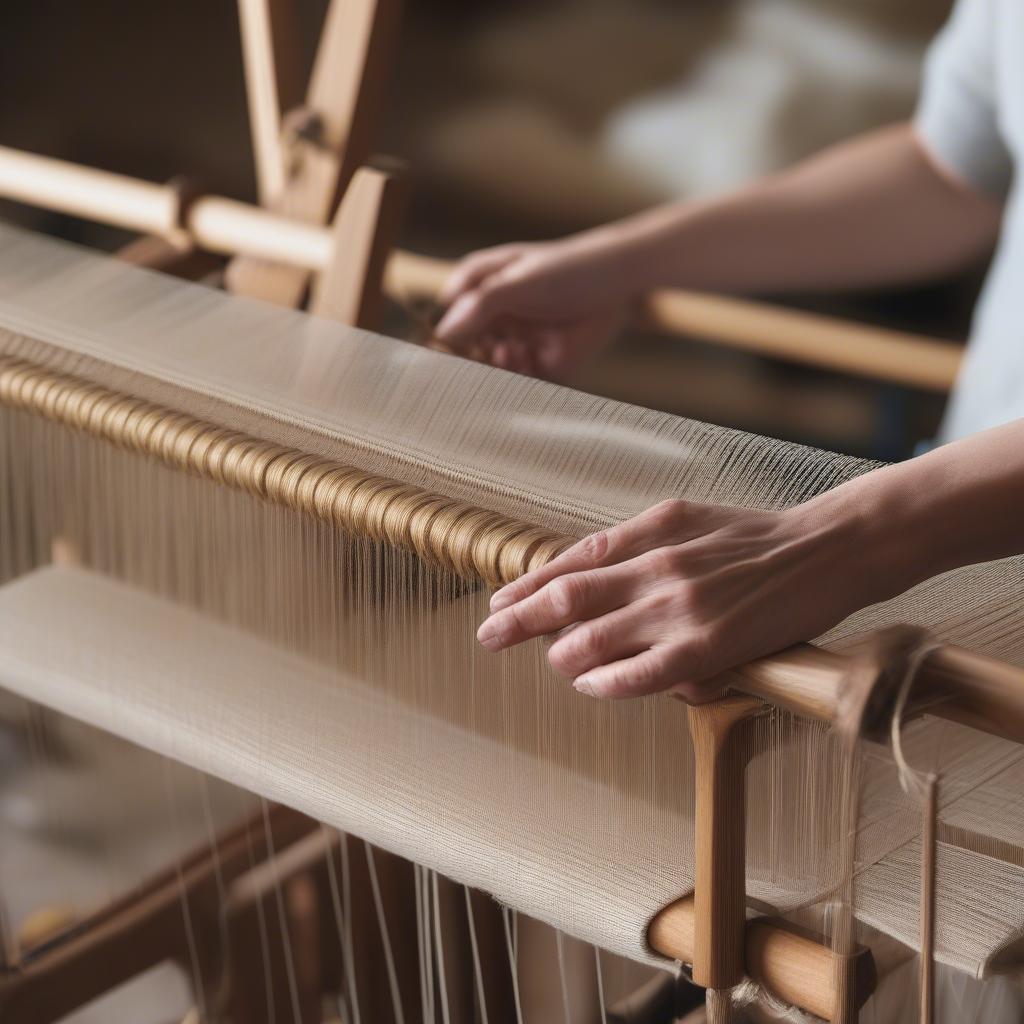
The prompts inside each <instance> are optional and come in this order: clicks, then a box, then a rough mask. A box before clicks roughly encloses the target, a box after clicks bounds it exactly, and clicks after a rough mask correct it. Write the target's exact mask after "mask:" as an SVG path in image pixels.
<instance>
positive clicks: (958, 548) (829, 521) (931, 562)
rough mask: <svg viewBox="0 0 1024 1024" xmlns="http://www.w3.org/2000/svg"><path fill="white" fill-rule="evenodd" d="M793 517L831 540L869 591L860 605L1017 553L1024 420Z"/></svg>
mask: <svg viewBox="0 0 1024 1024" xmlns="http://www.w3.org/2000/svg"><path fill="white" fill-rule="evenodd" d="M793 511H794V512H795V513H796V514H797V515H799V516H801V517H803V519H804V521H805V522H806V523H807V524H808V526H809V528H810V529H811V530H817V529H819V528H820V529H821V530H822V531H824V532H825V533H827V534H831V535H833V536H834V538H835V549H836V550H837V551H838V550H843V556H842V557H844V558H847V559H848V560H849V562H850V566H849V567H850V569H851V571H853V572H854V573H855V574H857V575H859V576H861V577H862V578H863V580H864V582H865V585H866V586H867V588H868V592H866V593H865V594H864V595H863V597H864V601H865V603H867V602H874V601H879V600H884V599H886V598H888V597H891V596H894V595H895V594H898V593H901V592H902V591H904V590H906V589H908V588H909V587H911V586H914V585H915V584H917V583H919V582H921V581H922V580H925V579H928V578H930V577H932V576H936V575H938V574H939V573H941V572H945V571H946V570H948V569H954V568H957V567H958V566H962V565H971V564H974V563H977V562H985V561H990V560H992V559H997V558H1005V557H1008V556H1010V555H1015V554H1021V553H1024V419H1020V420H1015V421H1014V422H1012V423H1009V424H1007V425H1005V426H1002V427H997V428H995V429H993V430H988V431H984V432H983V433H980V434H976V435H974V436H973V437H969V438H965V439H964V440H962V441H957V442H954V443H952V444H948V445H945V446H943V447H941V448H938V449H936V450H935V451H933V452H930V453H928V454H927V455H924V456H921V457H920V458H916V459H912V460H910V461H908V462H902V463H897V464H895V465H892V466H887V467H885V468H884V469H880V470H877V471H875V472H872V473H867V474H865V475H864V476H862V477H859V478H857V479H856V480H853V481H851V482H849V483H846V484H843V485H842V486H841V487H838V488H836V489H834V490H832V491H829V492H827V493H826V494H823V495H821V496H820V497H818V498H815V499H813V500H812V501H811V502H808V503H807V504H805V505H803V506H798V509H795V510H793ZM825 561H829V559H826V560H825Z"/></svg>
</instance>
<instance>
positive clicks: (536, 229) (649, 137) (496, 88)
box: [0, 0, 979, 459]
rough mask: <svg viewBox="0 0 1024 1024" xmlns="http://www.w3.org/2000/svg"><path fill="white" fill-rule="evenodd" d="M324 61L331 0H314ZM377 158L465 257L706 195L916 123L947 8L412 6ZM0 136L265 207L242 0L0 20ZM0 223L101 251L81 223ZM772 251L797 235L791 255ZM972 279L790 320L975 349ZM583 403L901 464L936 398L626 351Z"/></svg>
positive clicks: (443, 251)
mask: <svg viewBox="0 0 1024 1024" xmlns="http://www.w3.org/2000/svg"><path fill="white" fill-rule="evenodd" d="M297 6H298V8H299V9H300V11H301V15H302V18H301V31H302V35H303V38H302V40H301V46H302V50H303V52H304V53H305V55H306V58H307V59H308V60H309V61H311V60H312V56H313V52H314V47H315V42H316V37H317V33H318V30H319V26H320V22H321V19H322V17H323V12H324V9H325V6H326V3H325V0H298V3H297ZM406 6H407V10H406V15H405V21H404V28H403V37H402V44H401V51H400V55H399V60H398V71H397V74H396V76H395V79H394V83H393V88H392V94H391V97H390V102H389V108H388V116H387V119H386V126H385V127H384V129H383V131H382V137H381V139H380V149H381V150H382V151H384V152H388V153H390V154H394V155H396V156H400V157H404V158H406V159H407V160H408V161H409V162H410V163H411V165H412V169H413V173H414V184H415V193H414V199H413V203H412V207H411V210H410V214H409V216H408V218H407V221H406V223H405V227H404V232H403V239H402V242H403V245H405V246H407V247H409V248H412V249H414V250H417V251H420V252H426V253H430V254H436V255H446V256H457V255H461V254H462V253H465V252H466V251H468V250H470V249H473V248H476V247H478V246H480V245H485V244H492V243H495V242H501V241H509V240H513V239H537V238H546V237H554V236H558V235H561V234H564V233H566V232H569V231H573V230H576V229H579V228H582V227H586V226H588V225H593V224H596V223H600V222H602V221H606V220H608V219H610V218H613V217H618V216H621V215H623V214H626V213H629V212H631V211H634V210H638V209H641V208H643V207H644V206H647V205H650V204H652V203H655V202H659V201H664V200H667V199H672V198H682V197H687V196H695V195H706V194H709V193H713V192H715V191H719V190H722V189H726V188H729V187H732V186H734V185H737V184H739V183H741V182H743V181H745V180H748V179H750V178H752V177H755V176H757V175H760V174H763V173H764V172H766V171H770V170H772V169H775V168H779V167H783V166H785V165H787V164H790V163H792V162H793V161H795V160H796V159H798V158H800V157H802V156H805V155H807V154H809V153H811V152H813V151H815V150H817V149H820V148H821V147H822V146H825V145H827V144H829V143H831V142H835V141H837V140H839V139H842V138H845V137H848V136H851V135H854V134H856V133H858V132H861V131H864V130H865V129H868V128H871V127H873V126H876V125H880V124H884V123H887V122H891V121H895V120H899V119H902V118H906V117H908V116H909V115H910V114H911V113H912V111H913V109H914V104H915V97H916V90H917V86H918V80H919V72H920V67H921V61H922V57H923V54H924V51H925V48H926V46H927V43H928V41H929V39H930V38H931V37H932V36H933V35H934V33H935V32H936V30H937V29H938V27H939V26H940V25H941V24H942V22H943V20H944V18H945V16H946V15H947V13H948V10H949V6H950V3H949V0H901V2H900V3H892V2H891V0H408V3H407V5H406ZM0 144H4V145H9V146H16V147H20V148H24V149H27V150H31V151H34V152H38V153H43V154H47V155H54V156H60V157H64V158H67V159H72V160H75V161H79V162H82V163H86V164H91V165H94V166H97V167H102V168H106V169H110V170H117V171H122V172H125V173H129V174H133V175H137V176H141V177H145V178H149V179H153V180H157V181H163V180H167V179H170V178H172V177H173V176H175V175H179V174H187V175H189V176H192V177H195V178H197V179H198V180H199V181H201V182H203V183H204V184H205V185H206V186H208V187H209V188H210V189H211V190H214V191H218V192H221V193H223V194H226V195H230V196H235V197H238V198H245V199H253V198H254V197H255V183H254V180H253V173H252V166H253V162H252V154H251V149H250V142H249V126H248V120H247V115H246V107H245V90H244V82H243V72H242V64H241V52H240V47H239V35H238V22H237V13H236V5H235V3H234V2H233V0H146V2H145V3H139V2H138V0H90V2H89V3H68V2H66V0H34V2H32V3H24V2H23V3H7V4H4V5H2V10H0ZM0 216H3V217H5V218H8V219H15V220H18V221H20V222H22V223H30V224H33V225H34V226H36V227H37V228H40V229H42V230H46V231H50V232H53V233H56V234H60V235H63V236H66V237H70V238H74V239H76V240H79V241H83V242H85V243H87V244H90V245H94V246H99V247H113V246H115V245H117V244H119V243H120V242H122V241H124V238H123V237H122V236H120V235H116V234H115V233H113V232H111V231H109V230H107V229H100V228H97V227H95V226H92V225H86V224H83V223H77V222H72V221H70V220H68V219H67V218H60V217H55V216H52V215H49V216H48V215H42V214H38V213H33V212H29V211H26V210H24V209H15V208H13V207H10V206H5V207H2V208H0ZM779 244H780V245H784V244H785V239H780V240H779ZM978 281H979V275H978V274H973V275H970V276H969V277H967V278H965V279H961V280H956V281H947V282H942V283H940V284H938V285H935V286H930V287H928V288H925V289H917V290H914V291H911V292H907V291H901V292H899V293H886V294H862V295H841V296H839V295H836V296H815V297H814V298H813V300H808V299H807V298H806V297H802V296H799V295H793V296H784V297H781V299H779V300H778V301H782V302H783V303H786V304H791V305H797V306H804V307H806V308H815V309H821V310H824V311H827V312H830V313H833V314H836V315H840V316H843V317H848V318H851V319H856V320H860V321H865V322H872V323H878V324H884V325H890V326H897V327H901V328H906V329H910V330H916V331H921V332H926V333H930V334H935V335H938V336H943V337H949V338H954V339H962V338H963V337H965V335H966V332H967V327H968V322H969V313H970V308H971V304H972V301H973V298H974V295H975V292H976V289H977V284H978ZM580 386H582V387H584V388H586V389H587V390H590V391H594V392H597V393H603V394H607V395H610V396H613V397H616V398H621V399H625V400H628V401H632V402H637V403H640V404H644V405H648V406H652V407H656V408H661V409H665V410H669V411H672V412H676V413H680V414H683V415H686V416H690V417H694V418H698V419H704V420H711V421H714V422H717V423H722V424H726V425H729V426H736V427H742V428H745V429H748V430H753V431H757V432H759V433H763V434H769V435H773V436H777V437H782V438H787V439H793V440H799V441H804V442H807V443H810V444H815V445H818V446H821V447H827V448H832V449H837V450H841V451H844V452H850V453H854V454H859V455H868V456H873V457H877V458H883V459H893V458H900V457H903V456H905V455H907V454H909V453H910V451H912V449H913V446H914V444H915V443H916V442H917V441H919V440H921V439H923V438H927V437H929V436H931V434H932V433H933V431H934V430H935V425H936V423H937V418H938V415H939V412H940V410H941V405H942V400H941V398H940V397H939V396H936V395H929V394H926V393H917V392H915V391H913V390H908V389H904V388H900V387H896V386H888V385H879V384H874V383H869V382H866V381H862V380H856V379H851V378H843V377H840V376H838V375H834V374H830V373H825V372H819V371H816V370H810V369H807V368H800V367H796V366H793V365H786V364H783V363H779V362H777V361H766V360H763V359H761V358H758V357H755V356H749V355H745V354H741V353H737V352H730V351H725V350H722V349H716V348H712V347H709V346H705V345H701V344H699V343H696V342H694V343H692V344H690V343H680V342H679V341H678V340H675V341H671V340H666V339H660V340H659V339H656V338H653V337H643V336H637V335H636V334H633V335H631V336H629V337H625V338H623V339H622V342H621V344H620V345H618V346H617V347H616V348H615V349H614V350H613V351H612V352H611V353H610V354H609V355H608V356H607V357H606V358H605V359H604V360H602V362H601V363H600V364H598V365H597V366H595V367H594V368H593V369H592V370H591V371H588V375H587V377H586V379H584V380H582V381H580Z"/></svg>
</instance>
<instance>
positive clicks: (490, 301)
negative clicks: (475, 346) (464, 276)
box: [434, 285, 505, 343]
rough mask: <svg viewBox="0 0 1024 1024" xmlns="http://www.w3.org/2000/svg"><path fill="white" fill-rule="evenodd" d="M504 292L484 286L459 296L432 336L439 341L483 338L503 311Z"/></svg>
mask: <svg viewBox="0 0 1024 1024" xmlns="http://www.w3.org/2000/svg"><path fill="white" fill-rule="evenodd" d="M504 298H505V293H504V290H503V289H499V288H495V287H490V286H487V285H485V286H483V287H480V288H477V289H475V290H474V291H471V292H465V293H464V294H462V295H460V296H459V297H458V298H457V299H456V300H455V302H453V303H452V305H451V306H450V307H449V309H448V312H447V313H445V315H444V316H443V317H442V318H441V322H440V323H439V324H438V325H437V328H436V330H435V332H434V333H435V335H436V336H437V338H439V339H440V340H441V341H446V342H449V343H458V342H466V341H472V340H473V339H475V338H478V337H479V336H480V335H481V334H483V333H484V332H485V331H486V330H487V328H488V327H489V326H490V325H491V323H492V322H493V321H494V318H495V317H496V316H497V315H498V314H499V313H500V312H501V310H502V308H503V300H504Z"/></svg>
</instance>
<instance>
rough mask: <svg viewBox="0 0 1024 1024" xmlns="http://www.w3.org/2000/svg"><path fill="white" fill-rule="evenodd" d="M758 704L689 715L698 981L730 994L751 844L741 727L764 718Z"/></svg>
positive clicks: (737, 971)
mask: <svg viewBox="0 0 1024 1024" xmlns="http://www.w3.org/2000/svg"><path fill="white" fill-rule="evenodd" d="M764 708H765V705H764V703H763V702H762V701H759V700H757V699H756V698H753V697H726V698H725V699H724V700H718V701H714V702H712V703H710V704H700V705H691V706H690V708H689V721H690V734H691V736H692V737H693V749H694V757H695V759H696V786H697V792H696V796H697V803H696V812H695V823H694V829H695V841H696V860H695V865H694V907H695V912H696V927H697V931H696V936H695V942H694V957H693V980H694V981H695V982H696V983H697V984H698V985H703V986H704V987H705V988H716V989H717V988H731V987H732V986H733V985H738V984H739V983H740V982H741V981H742V980H743V977H744V974H745V971H744V967H743V943H744V935H745V932H746V923H747V918H746V871H745V867H746V861H745V850H744V842H745V836H746V822H745V811H746V802H745V801H744V799H743V789H744V771H745V769H746V755H745V751H744V749H743V742H742V740H743V732H744V730H743V729H742V728H741V726H742V725H743V723H744V722H746V721H747V720H748V719H750V718H751V717H753V716H754V715H756V714H758V713H759V712H761V711H763V710H764Z"/></svg>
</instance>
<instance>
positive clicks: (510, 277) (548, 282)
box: [436, 235, 631, 380]
mask: <svg viewBox="0 0 1024 1024" xmlns="http://www.w3.org/2000/svg"><path fill="white" fill-rule="evenodd" d="M630 297H631V295H630V288H629V286H628V284H627V281H626V274H625V270H624V268H623V266H622V258H621V255H620V254H619V253H618V252H617V250H615V247H614V246H613V245H611V244H610V243H609V242H607V241H599V240H597V239H596V237H595V236H593V235H582V236H578V237H576V238H572V239H568V240H566V241H563V242H550V243H542V244H534V245H528V244H516V245H505V246H499V247H497V248H494V249H485V250H482V251H480V252H478V253H474V254H473V255H471V256H469V257H467V258H466V259H465V260H463V261H462V262H461V263H460V264H459V266H458V267H457V268H456V270H455V271H454V273H453V274H452V276H451V278H450V280H449V282H448V285H447V287H446V289H445V292H444V294H443V296H442V301H444V302H445V303H446V304H448V306H449V308H448V312H447V313H446V314H445V316H444V318H443V319H442V320H441V322H440V324H439V325H438V328H437V332H436V333H437V337H438V339H439V340H440V341H441V342H443V343H444V344H446V345H449V346H451V347H452V348H454V349H455V350H456V351H467V350H469V349H476V350H478V351H479V350H480V349H482V350H483V351H484V352H485V353H486V354H487V357H488V358H489V360H490V361H491V362H492V363H494V365H496V366H502V367H504V368H506V369H510V370H516V371H518V372H520V373H530V374H534V375H536V376H541V377H545V378H547V379H551V380H565V379H567V378H569V377H570V376H571V375H572V372H573V371H574V370H575V369H576V368H577V367H579V366H580V365H582V364H583V363H584V362H586V360H587V359H588V358H590V357H591V356H593V355H595V354H596V353H597V352H598V351H600V350H601V349H602V348H604V347H605V346H606V345H607V344H608V343H609V342H610V341H611V339H612V337H613V336H614V334H615V332H616V331H617V329H618V328H619V326H620V325H621V321H622V319H623V311H624V307H625V305H626V303H627V302H628V300H629V298H630Z"/></svg>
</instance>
